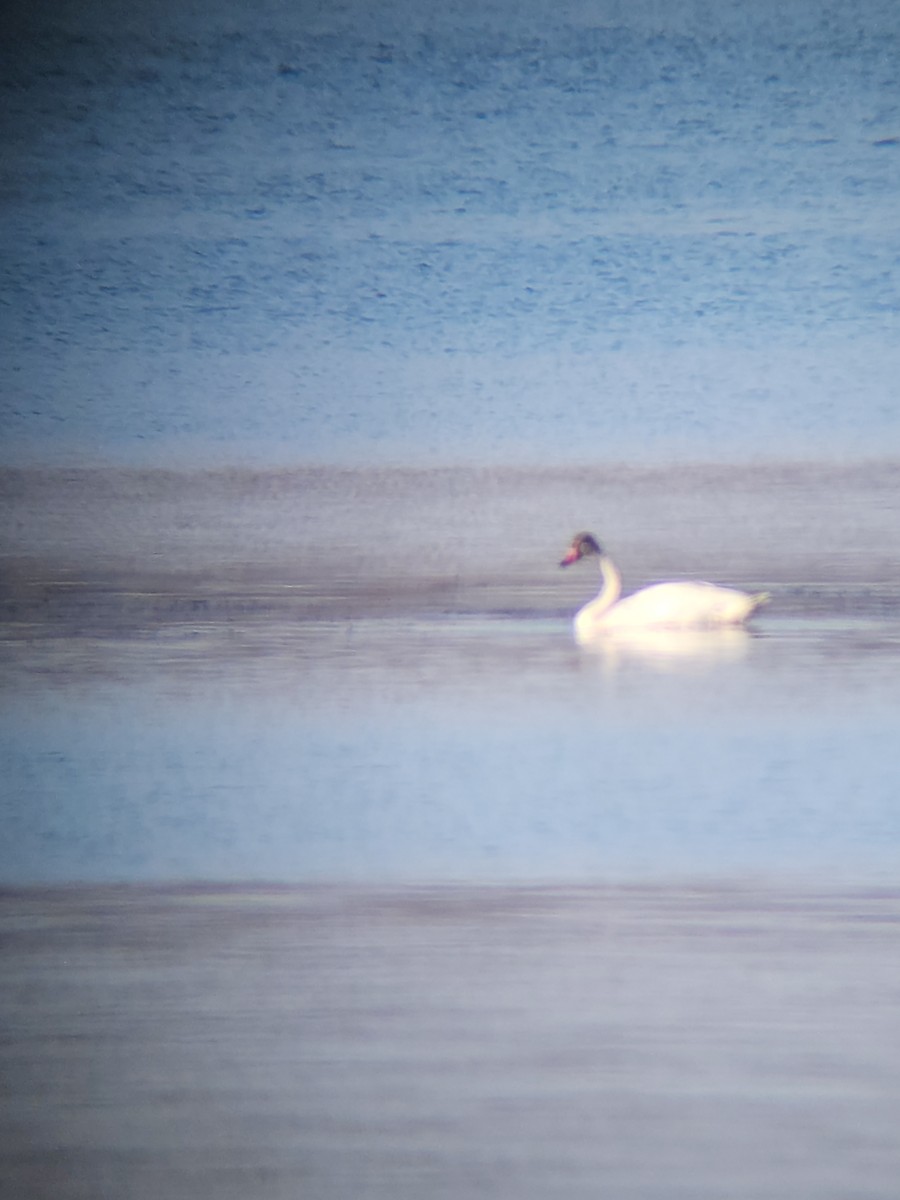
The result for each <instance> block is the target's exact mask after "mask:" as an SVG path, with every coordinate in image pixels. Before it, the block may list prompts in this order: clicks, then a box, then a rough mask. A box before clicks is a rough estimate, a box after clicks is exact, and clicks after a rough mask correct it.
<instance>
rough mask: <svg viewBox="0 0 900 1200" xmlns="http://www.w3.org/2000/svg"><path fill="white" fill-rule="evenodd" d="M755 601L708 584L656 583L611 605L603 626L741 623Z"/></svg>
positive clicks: (687, 625) (744, 595) (673, 625)
mask: <svg viewBox="0 0 900 1200" xmlns="http://www.w3.org/2000/svg"><path fill="white" fill-rule="evenodd" d="M754 607H755V597H753V596H748V595H747V593H746V592H739V591H737V590H736V589H734V588H723V587H717V586H716V585H715V584H712V583H693V582H689V581H685V582H683V583H657V584H654V585H653V586H652V587H647V588H643V589H642V590H641V591H639V592H635V593H634V595H632V596H626V597H625V599H624V600H620V601H619V603H618V604H615V605H613V607H612V608H611V609H610V610H609V612H608V613H607V615H606V618H605V622H604V623H605V624H606V625H607V627H609V628H611V627H613V626H620V627H631V626H642V627H653V626H656V627H660V628H694V629H696V628H702V627H704V626H709V625H729V624H733V623H736V622H738V621H743V620H744V619H745V617H747V615H748V614H749V613H750V612H752V610H753V608H754Z"/></svg>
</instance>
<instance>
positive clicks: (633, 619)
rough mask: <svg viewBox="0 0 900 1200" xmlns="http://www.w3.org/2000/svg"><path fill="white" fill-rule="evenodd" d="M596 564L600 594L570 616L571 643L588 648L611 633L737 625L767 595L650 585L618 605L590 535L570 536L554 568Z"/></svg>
mask: <svg viewBox="0 0 900 1200" xmlns="http://www.w3.org/2000/svg"><path fill="white" fill-rule="evenodd" d="M595 557H596V558H599V560H600V575H601V578H602V580H603V586H602V587H601V589H600V594H599V595H598V596H597V598H596V599H595V600H592V601H591V602H590V604H586V605H585V606H584V608H582V609H581V610H580V611H579V612H578V613H576V615H575V638H576V640H577V641H579V642H582V643H584V642H590V641H592V640H593V639H594V638H596V637H599V636H601V635H602V634H604V633H606V632H608V631H613V630H616V629H630V630H634V629H716V628H721V627H722V626H727V625H740V624H741V623H742V622H743V621H745V620H746V619H747V618H748V617H749V616H750V614H751V613H752V612H754V610H755V609H757V608H759V606H760V605H761V604H765V602H766V601H767V600H768V599H769V595H768V592H757V593H755V594H753V595H751V594H750V593H748V592H739V591H737V590H736V589H735V588H725V587H718V586H717V585H716V584H714V583H694V582H691V581H689V580H684V581H682V582H680V583H654V584H652V585H651V586H650V587H645V588H642V589H641V591H639V592H635V593H634V594H633V595H631V596H626V597H625V599H624V600H620V599H619V596H620V595H621V594H622V577H621V575H620V574H619V572H618V569H617V568H616V565H615V563H614V562H613V561H612V559H611V558H610V557H609V555H608V554H607V553H606V552H605V551H604V550H603V548H602V547H601V546H600V544H599V543H598V541H597V539H596V538H595V537H594V535H593V534H592V533H576V535H575V537H574V538H573V539H572V545H571V546H570V547H569V550H568V552H567V554H566V556H565V558H564V559H563V560H562V562H561V563H560V564H559V565H560V566H561V567H568V566H570V565H571V564H572V563H574V562H578V561H579V559H582V558H595Z"/></svg>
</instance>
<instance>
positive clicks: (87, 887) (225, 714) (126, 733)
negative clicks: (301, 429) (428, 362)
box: [0, 462, 900, 1200]
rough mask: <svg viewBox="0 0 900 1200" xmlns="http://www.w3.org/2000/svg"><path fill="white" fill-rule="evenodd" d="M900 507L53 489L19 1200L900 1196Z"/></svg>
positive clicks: (12, 1004) (704, 476)
mask: <svg viewBox="0 0 900 1200" xmlns="http://www.w3.org/2000/svg"><path fill="white" fill-rule="evenodd" d="M897 478H898V468H897V466H896V465H895V464H892V463H889V462H885V463H880V464H879V463H871V464H867V465H866V466H864V467H859V468H849V467H830V468H825V467H821V466H820V467H811V466H805V467H804V466H793V467H790V466H784V467H774V466H771V465H769V466H759V467H744V468H730V469H725V468H718V467H715V468H713V467H705V468H703V467H687V466H685V467H659V468H651V467H648V468H635V467H621V468H618V469H594V470H588V469H582V470H570V469H554V470H549V469H548V470H544V471H540V472H531V471H527V470H519V469H513V468H509V469H506V470H502V469H499V468H497V469H493V470H486V469H469V470H448V471H428V470H384V469H376V468H372V469H368V470H360V471H334V470H330V469H325V468H320V469H315V468H310V469H307V470H296V471H283V472H272V471H264V472H257V471H227V472H213V473H207V474H204V473H199V474H193V475H183V476H179V475H178V474H176V473H171V472H170V473H158V472H131V471H100V472H98V471H75V470H63V471H61V472H58V471H43V472H37V471H21V472H7V473H6V475H5V476H4V484H5V509H6V512H7V514H8V517H9V521H8V528H9V530H10V533H9V542H8V548H9V556H8V562H7V565H8V574H7V581H6V584H5V586H4V595H3V600H4V612H5V623H4V627H3V632H4V637H3V641H2V655H3V660H4V661H3V668H4V669H3V673H2V677H3V685H2V693H0V696H2V701H0V702H2V713H3V728H4V744H3V748H2V750H3V761H4V789H3V797H4V799H3V809H2V821H3V829H4V838H3V842H2V860H0V870H2V877H3V879H4V880H5V882H6V884H7V890H6V891H5V892H4V894H3V897H2V903H0V924H2V931H3V934H4V940H5V946H6V950H5V955H4V971H3V974H2V982H0V1016H2V1019H3V1022H4V1028H5V1029H6V1030H7V1034H8V1036H7V1039H6V1041H5V1043H4V1047H3V1049H2V1051H0V1066H2V1070H3V1074H4V1078H5V1080H6V1082H7V1092H6V1096H7V1099H6V1100H5V1101H4V1102H3V1104H2V1105H0V1152H2V1159H3V1162H4V1170H5V1172H6V1173H7V1176H8V1178H9V1179H10V1181H11V1186H12V1187H13V1189H14V1190H15V1191H16V1194H31V1195H36V1196H42V1197H43V1196H47V1197H50V1196H53V1197H54V1198H57V1200H58V1198H59V1197H63V1198H68V1197H81V1196H86V1195H94V1194H109V1195H122V1194H128V1195H131V1196H135V1197H143V1196H148V1197H149V1196H151V1195H153V1196H156V1195H160V1194H166V1195H169V1196H173V1197H185V1198H187V1197H191V1198H193V1197H206V1196H216V1197H217V1198H221V1197H223V1196H224V1197H229V1196H234V1197H238V1196H245V1195H247V1194H252V1195H254V1196H257V1197H278V1198H281V1197H285V1198H287V1197H292V1196H295V1195H297V1194H298V1191H299V1193H300V1194H303V1195H304V1196H310V1197H322V1198H333V1197H334V1198H336V1197H342V1196H346V1195H368V1196H373V1197H385V1198H386V1197H389V1196H390V1197H394V1196H398V1195H399V1196H409V1197H410V1198H412V1197H414V1196H419V1195H422V1194H428V1195H435V1196H447V1197H469V1196H472V1197H474V1196H478V1195H483V1194H485V1191H486V1190H487V1191H490V1192H491V1194H494V1195H498V1196H504V1197H505V1196H509V1197H513V1196H515V1197H517V1198H519V1197H523V1196H524V1197H535V1198H537V1197H538V1196H545V1195H553V1194H560V1195H566V1196H567V1197H568V1196H589V1195H590V1196H593V1195H596V1194H597V1188H598V1185H599V1184H602V1186H603V1187H604V1188H605V1189H606V1190H608V1191H609V1192H610V1193H611V1194H616V1195H629V1196H635V1197H641V1198H642V1200H651V1198H654V1200H655V1198H660V1200H662V1198H663V1197H666V1198H668V1197H671V1196H684V1197H685V1198H688V1197H691V1198H693V1197H698V1196H709V1197H710V1198H711V1200H712V1198H713V1197H719V1196H721V1195H723V1194H727V1195H730V1196H735V1197H747V1200H751V1198H755V1197H757V1196H759V1195H766V1196H772V1197H784V1198H785V1200H787V1198H788V1197H790V1198H791V1200H796V1198H797V1197H808V1198H809V1200H813V1197H815V1198H816V1200H819V1198H820V1197H823V1196H825V1197H833V1198H834V1200H839V1198H842V1197H844V1196H845V1195H847V1194H853V1195H858V1196H861V1197H866V1198H868V1197H873V1198H875V1197H877V1198H879V1200H887V1198H888V1197H891V1196H892V1195H893V1191H894V1188H895V1184H896V1178H897V1169H898V1165H900V1162H898V1150H897V1140H896V1116H897V1112H898V1111H900V1088H898V1080H900V1070H898V1068H900V1063H898V1062H897V1051H896V1047H897V1046H898V1045H900V1037H898V1034H900V1028H898V1026H900V1004H898V1000H900V968H898V966H897V964H898V962H900V959H898V956H897V954H896V948H897V929H898V922H900V901H898V892H897V873H898V866H900V861H898V860H900V807H898V804H897V790H896V779H897V775H896V765H897V751H896V744H897V743H896V728H897V722H898V717H900V588H898V584H897V572H896V562H897V554H898V544H897V538H898V534H897V530H898V528H900V524H898V520H897V518H898V511H897V510H898V505H900V494H898V490H897V486H896V482H897ZM748 514H752V520H749V519H748ZM607 523H608V524H609V526H610V527H611V528H614V529H617V530H620V531H621V536H622V554H621V555H619V556H618V557H619V559H620V563H621V566H622V569H623V571H624V572H625V574H626V578H627V580H628V582H629V584H630V585H631V586H637V585H638V584H640V583H643V582H646V581H648V580H649V579H650V578H652V577H653V575H654V574H662V575H666V576H668V575H671V574H688V575H694V576H696V575H712V576H714V577H715V578H716V579H717V580H721V581H722V582H727V583H733V584H737V585H739V586H747V587H753V588H760V587H764V588H766V589H768V590H769V591H770V592H771V593H772V601H771V603H770V605H769V606H768V607H767V608H766V609H765V610H763V612H762V613H761V614H760V615H759V617H758V618H757V620H756V621H755V623H754V626H753V628H752V629H751V630H750V631H748V632H746V633H742V632H740V631H732V632H731V633H729V634H726V635H719V636H716V635H705V636H699V637H696V638H692V637H690V636H681V637H675V638H668V639H666V638H663V639H659V638H656V639H647V638H645V639H642V640H639V641H633V642H624V643H621V642H620V643H617V644H616V645H615V646H613V647H610V648H607V649H606V650H599V651H598V652H596V653H593V652H584V651H580V650H578V649H577V648H576V646H575V644H574V642H573V640H572V632H571V624H570V621H571V614H572V612H573V611H574V609H575V608H576V607H577V606H578V604H579V603H580V602H582V601H583V600H584V599H585V598H586V597H587V596H589V595H590V594H591V593H592V592H593V590H594V589H595V588H596V585H597V580H596V578H595V575H594V572H593V571H592V570H590V569H589V568H588V567H587V566H585V569H584V570H583V571H580V572H579V571H578V570H576V569H574V568H573V569H571V570H570V571H568V572H562V571H560V570H559V568H558V566H557V563H558V560H559V557H560V555H561V553H562V551H563V549H564V548H565V545H566V543H567V541H568V537H569V536H570V534H571V532H572V531H573V530H574V528H575V527H577V526H578V525H584V524H592V525H594V526H595V527H596V528H597V529H598V531H599V530H600V529H602V528H604V527H605V526H606V524H607ZM562 531H565V534H564V535H563V533H562ZM610 548H611V549H613V551H614V552H615V549H616V548H615V546H614V545H613V544H612V543H611V544H610ZM37 551H39V553H38V552H37ZM86 564H89V567H88V566H87V565H86ZM679 564H680V569H679ZM656 567H660V568H661V569H660V570H659V572H656V571H655V568H656ZM76 885H77V886H76ZM598 1181H599V1184H598Z"/></svg>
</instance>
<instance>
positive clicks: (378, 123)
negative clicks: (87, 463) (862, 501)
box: [0, 0, 900, 462]
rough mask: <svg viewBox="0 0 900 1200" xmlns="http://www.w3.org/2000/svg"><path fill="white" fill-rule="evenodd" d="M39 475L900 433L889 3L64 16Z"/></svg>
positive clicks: (36, 262)
mask: <svg viewBox="0 0 900 1200" xmlns="http://www.w3.org/2000/svg"><path fill="white" fill-rule="evenodd" d="M6 42H7V44H6V48H5V51H4V53H5V56H6V61H5V64H4V68H3V77H4V79H5V82H6V88H5V101H4V103H5V106H6V119H5V121H4V123H3V133H2V153H3V159H4V164H5V187H4V191H3V197H2V205H3V217H4V220H3V233H2V235H0V236H2V257H3V260H4V273H5V274H4V279H5V283H4V295H5V300H6V303H5V307H4V313H3V337H4V354H3V360H2V364H0V396H2V400H0V405H2V408H0V420H2V427H3V435H4V436H3V450H2V454H3V457H4V459H5V460H7V461H10V460H14V461H29V460H34V459H39V460H45V459H54V458H59V457H64V458H67V459H73V458H79V457H80V458H84V457H88V458H90V459H92V460H96V459H104V458H107V459H108V458H112V459H119V460H125V461H131V460H141V461H160V462H172V461H181V462H185V461H187V462H195V461H198V460H209V459H217V460H221V461H245V460H247V459H250V458H252V459H262V460H267V461H324V462H336V461H337V462H344V461H363V462H364V461H387V460H392V461H410V460H412V461H418V460H423V459H435V458H437V459H447V460H451V461H452V460H460V459H461V460H469V461H472V460H474V461H480V462H494V461H501V460H507V459H520V460H529V461H530V460H535V459H540V460H547V459H551V460H563V461H573V460H584V461H592V460H596V459H607V460H608V459H610V458H630V459H634V458H639V457H643V458H646V457H655V458H667V457H671V456H675V455H680V456H689V457H694V458H697V457H700V458H713V459H715V458H719V457H722V456H726V457H731V458H736V457H737V458H742V457H748V456H749V457H759V456H760V455H763V456H773V455H775V456H777V455H795V456H796V455H797V454H802V455H803V456H805V457H810V456H812V457H815V456H816V455H830V456H834V455H839V454H844V455H846V454H851V455H860V454H866V453H871V452H872V451H873V450H877V451H878V452H880V453H884V452H894V451H896V450H897V449H898V445H900V440H898V432H900V418H898V410H897V406H896V403H895V399H894V380H895V378H896V375H897V371H898V368H900V336H898V333H900V330H898V323H897V307H898V301H900V294H898V252H900V235H898V230H897V222H896V215H895V209H896V197H897V194H898V186H900V86H898V83H900V81H898V68H897V63H898V61H900V14H898V11H897V7H896V5H894V4H893V3H891V2H890V0H857V2H855V3H850V4H847V3H833V4H823V3H819V2H818V0H815V2H813V0H810V2H808V3H806V2H797V3H791V4H788V5H784V4H775V3H768V2H767V3H759V4H753V5H746V4H742V3H738V2H735V0H727V2H723V3H718V4H715V5H712V6H710V5H708V4H705V3H699V2H698V3H692V2H690V0H684V2H682V3H677V4H665V5H659V4H656V3H649V2H638V3H630V4H620V3H615V2H612V0H607V2H605V3H595V4H584V3H574V2H573V3H563V4H555V5H554V6H553V8H552V11H551V10H548V9H547V6H546V5H544V4H539V3H535V2H534V0H529V2H526V3H522V2H521V0H517V2H516V3H512V2H511V0H509V2H508V0H499V2H498V0H494V2H492V3H478V4H475V3H470V2H469V0H464V2H459V3H455V4H451V5H443V6H440V8H439V9H436V10H434V11H431V10H430V9H426V8H423V6H421V5H419V4H416V3H401V4H397V3H390V4H388V3H383V4H381V3H379V4H372V3H370V0H365V2H362V0H359V2H357V0H353V2H351V3H347V4H343V5H339V6H326V5H313V4H301V5H294V4H287V3H277V2H276V3H268V4H262V5H253V6H249V5H246V4H242V3H239V2H236V0H230V2H229V3H225V4H222V5H219V6H216V7H215V8H214V9H212V10H211V9H209V8H208V6H206V5H190V4H188V5H185V4H175V3H174V2H172V0H166V2H163V3H158V4H154V5H153V6H151V7H141V8H140V9H133V8H132V7H130V6H120V5H117V4H115V3H112V2H111V0H94V3H92V4H90V5H79V6H77V7H76V8H71V9H67V8H63V7H61V6H58V5H53V4H38V5H30V6H28V8H27V10H25V9H24V8H23V9H22V10H21V11H19V12H18V13H17V14H15V16H14V18H13V19H12V22H11V27H10V30H9V34H8V37H7V39H6Z"/></svg>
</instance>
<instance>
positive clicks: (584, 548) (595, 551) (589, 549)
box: [559, 533, 603, 567]
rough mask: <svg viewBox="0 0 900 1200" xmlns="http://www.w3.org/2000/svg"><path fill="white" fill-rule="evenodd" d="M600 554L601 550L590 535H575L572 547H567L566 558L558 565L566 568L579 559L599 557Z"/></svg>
mask: <svg viewBox="0 0 900 1200" xmlns="http://www.w3.org/2000/svg"><path fill="white" fill-rule="evenodd" d="M602 554H603V548H602V546H601V545H600V543H599V542H598V541H597V539H596V538H595V537H594V535H593V534H592V533H576V534H575V536H574V537H573V538H572V545H571V546H570V547H569V549H568V552H567V553H566V557H565V558H564V559H563V560H562V562H561V563H560V564H559V565H560V566H561V567H568V566H571V564H572V563H573V562H578V560H579V559H580V558H590V557H591V556H592V555H597V556H598V557H599V556H600V555H602Z"/></svg>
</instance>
